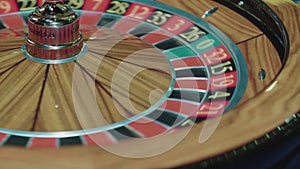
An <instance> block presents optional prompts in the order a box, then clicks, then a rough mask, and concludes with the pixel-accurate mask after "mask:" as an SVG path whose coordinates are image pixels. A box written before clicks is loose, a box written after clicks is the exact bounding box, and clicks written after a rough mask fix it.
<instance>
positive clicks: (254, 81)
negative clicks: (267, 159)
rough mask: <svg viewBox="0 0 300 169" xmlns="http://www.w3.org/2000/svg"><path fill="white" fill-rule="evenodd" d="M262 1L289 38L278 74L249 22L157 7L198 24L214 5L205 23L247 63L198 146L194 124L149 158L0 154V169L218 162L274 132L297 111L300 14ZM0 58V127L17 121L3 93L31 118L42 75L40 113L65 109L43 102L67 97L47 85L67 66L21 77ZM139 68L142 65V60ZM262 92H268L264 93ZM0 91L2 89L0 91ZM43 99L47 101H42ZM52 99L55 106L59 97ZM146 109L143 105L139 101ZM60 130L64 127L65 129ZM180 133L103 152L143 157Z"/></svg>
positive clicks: (199, 8) (90, 151) (273, 57)
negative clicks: (229, 102)
mask: <svg viewBox="0 0 300 169" xmlns="http://www.w3.org/2000/svg"><path fill="white" fill-rule="evenodd" d="M265 1H266V2H267V3H268V4H269V5H270V6H271V7H272V8H273V9H274V10H275V11H276V13H277V14H278V15H279V16H280V18H281V19H282V20H283V22H284V24H285V26H286V28H287V30H288V32H289V35H290V41H291V48H290V55H289V59H288V61H287V63H286V64H285V65H284V67H283V69H282V71H281V72H280V70H281V68H282V64H281V62H280V60H279V58H278V55H277V54H276V52H275V51H276V50H275V49H274V47H273V46H272V45H271V43H270V41H269V40H268V39H267V38H266V37H265V35H263V33H262V32H261V31H259V30H258V29H257V28H256V27H255V26H254V25H253V24H251V23H250V22H249V21H247V20H245V19H244V18H242V17H241V16H239V15H237V14H236V13H234V12H232V11H230V10H229V9H227V8H226V7H223V6H220V5H219V4H217V3H215V2H213V1H197V0H178V1H174V0H160V2H162V3H166V4H169V5H171V6H175V7H178V8H181V9H183V10H186V11H188V12H190V13H193V14H195V15H197V16H199V17H201V16H202V15H203V13H204V12H205V11H206V10H208V9H211V8H212V7H216V6H218V7H219V11H218V13H216V15H213V16H212V17H209V18H208V19H207V21H208V22H210V23H212V24H213V25H215V26H216V27H218V28H220V29H221V30H222V31H223V32H225V33H226V34H227V35H228V36H229V37H230V38H231V39H233V40H234V42H235V43H236V44H238V47H239V48H240V49H241V51H242V52H243V54H244V55H245V57H246V60H247V63H248V68H249V75H250V76H249V81H250V82H249V85H248V88H247V92H246V94H245V97H244V98H243V101H242V103H241V104H240V105H239V106H238V107H237V108H235V109H234V110H232V111H230V112H228V113H226V114H225V115H224V116H223V117H222V119H221V122H220V124H219V126H218V128H217V130H216V131H215V132H214V134H213V135H212V137H211V138H210V139H209V140H208V141H206V142H205V143H202V144H200V143H199V142H198V139H199V133H200V131H201V129H202V128H203V125H204V124H203V123H200V124H197V125H195V126H194V127H193V128H192V129H191V131H190V132H189V134H188V135H187V137H185V139H184V140H183V141H182V142H180V143H179V144H178V145H177V146H176V147H174V148H172V149H171V150H170V151H168V152H167V153H164V154H161V155H158V156H155V157H152V158H143V159H131V158H123V157H120V156H117V155H113V154H111V153H109V152H107V151H105V150H104V149H102V148H99V147H81V146H76V147H65V148H61V149H58V150H47V149H45V150H41V149H22V148H16V147H1V148H0V166H1V168H18V169H19V168H24V169H27V168H28V169H29V168H30V169H32V168H45V169H48V168H49V169H50V168H51V169H52V168H72V169H74V168H78V169H81V168H87V169H97V168H171V167H176V166H181V165H184V164H189V163H192V162H196V161H201V160H205V159H208V158H210V157H214V156H217V155H220V154H222V153H224V152H227V151H230V150H233V149H235V148H238V147H240V146H242V145H244V144H246V143H248V142H250V141H252V140H255V139H257V138H259V137H261V136H264V135H265V134H266V133H268V132H270V131H272V130H274V129H275V128H276V127H277V126H279V125H281V124H283V122H284V121H285V120H286V119H287V118H289V117H291V116H292V115H293V114H295V113H298V112H299V111H300V106H299V100H300V79H299V78H298V73H299V72H300V67H299V65H298V63H299V62H300V57H299V56H300V44H299V43H298V41H299V39H300V33H299V30H300V18H299V16H300V9H299V7H298V6H296V5H295V4H294V3H292V2H291V1H289V0H265ZM221 18H222V19H221ZM130 43H131V42H130ZM137 43H139V42H137ZM16 52H17V51H14V52H12V53H10V54H9V55H12V56H14V55H17V53H16ZM116 52H118V51H116ZM0 55H1V57H0V58H1V61H3V62H4V63H5V64H4V65H5V66H4V67H2V66H1V69H0V70H1V74H2V75H1V79H0V89H1V90H0V95H1V94H3V95H7V98H5V99H3V100H1V101H0V105H7V107H6V106H5V107H3V110H2V109H1V111H0V112H1V114H0V116H1V121H3V123H5V124H7V126H8V127H9V126H10V124H13V122H10V120H5V118H6V119H13V118H11V117H17V116H18V114H9V116H11V117H7V116H8V115H7V113H2V112H5V110H6V109H13V105H14V104H16V103H14V100H15V99H13V98H14V97H18V96H15V95H12V94H9V93H7V91H8V90H9V89H10V88H14V89H13V90H17V91H19V93H21V94H23V96H24V97H28V98H30V99H27V100H24V99H20V100H21V101H23V102H24V103H25V104H24V105H25V107H23V109H28V112H29V113H30V112H36V110H37V107H31V106H30V105H32V104H28V102H38V100H36V99H31V97H34V96H36V95H38V93H40V92H33V91H38V90H41V89H40V87H41V86H42V84H39V83H38V82H37V81H39V82H40V83H41V82H43V80H40V79H43V78H45V77H44V74H43V73H42V72H45V71H49V72H50V74H49V77H47V78H49V79H48V80H49V83H48V84H47V86H46V88H45V91H44V94H45V97H46V98H45V100H44V101H43V102H45V104H44V105H43V106H46V107H45V109H47V110H48V109H49V111H50V110H53V111H56V107H55V105H59V106H60V105H61V104H64V105H68V104H70V103H67V102H68V101H66V100H65V99H63V100H62V101H61V102H60V103H57V100H53V98H56V97H53V96H51V94H53V93H56V92H57V93H58V94H61V93H62V92H66V91H68V90H69V89H64V87H66V86H68V85H69V84H68V83H69V82H66V84H63V85H61V84H60V83H56V82H55V80H57V78H54V77H55V71H58V70H61V71H63V72H64V73H68V71H70V69H71V68H72V67H73V66H74V65H72V64H69V65H68V66H64V67H60V66H52V68H51V70H50V68H49V67H47V66H40V65H39V64H36V65H35V66H34V67H33V68H32V69H30V70H28V69H26V68H24V67H26V64H27V62H29V61H25V60H22V59H20V58H18V57H12V58H13V60H10V59H7V58H5V56H6V55H7V53H1V54H0ZM2 56H3V57H2ZM16 63H18V64H19V66H18V67H16V68H14V69H10V67H12V66H13V65H14V64H16ZM140 63H142V61H141V62H140ZM140 63H139V64H140ZM105 64H109V65H118V64H120V63H116V60H115V59H112V60H109V61H107V63H105ZM130 65H132V64H130ZM162 66H163V65H162ZM19 67H20V68H19ZM105 67H107V66H104V68H105ZM133 67H134V66H133ZM21 68H22V69H21ZM133 69H134V68H133ZM261 69H264V70H265V71H266V72H267V76H266V79H265V80H264V81H261V80H260V79H259V76H258V74H259V71H260V70H261ZM99 70H100V69H99ZM103 71H104V70H103ZM100 72H101V70H100ZM16 73H22V74H23V76H21V77H17V78H16V80H15V81H13V82H11V81H10V82H9V83H7V82H6V81H5V79H6V78H7V77H9V76H11V77H14V76H15V75H16ZM29 74H30V75H34V76H33V77H34V78H32V77H31V78H30V79H28V75H29ZM145 74H151V71H150V72H147V71H146V72H145ZM64 76H67V75H64ZM140 76H141V79H143V78H144V77H143V76H145V75H143V74H142V75H140ZM160 76H162V77H163V78H166V77H168V76H167V75H166V74H165V73H161V74H160ZM97 78H99V80H101V79H102V80H104V81H102V83H104V84H105V83H107V81H105V80H107V79H109V77H103V75H101V74H100V75H99V76H97ZM38 79H39V80H38ZM66 79H67V78H66ZM138 79H139V78H138ZM138 79H137V83H141V84H143V85H144V82H142V81H140V80H138ZM64 80H65V78H64ZM151 80H155V79H151ZM66 81H67V80H66ZM11 83H14V85H15V86H13V87H12V85H11ZM52 84H53V85H52ZM24 85H25V86H26V87H25V88H23V87H21V86H24ZM59 85H61V86H59ZM62 86H64V87H62ZM270 86H273V87H272V88H270ZM166 87H167V86H163V87H161V88H162V89H163V90H166ZM4 88H5V90H2V89H4ZM33 89H34V90H33ZM152 89H153V87H151V86H149V91H150V90H152ZM28 90H30V94H28ZM51 90H52V91H51ZM144 92H145V91H144ZM133 93H134V91H133ZM145 93H147V92H145ZM47 96H49V97H48V98H47ZM65 96H67V95H65ZM135 97H137V96H135V95H134V94H133V95H132V99H134V98H135ZM37 98H39V97H37ZM59 99H61V97H60V98H59ZM59 99H58V100H59ZM98 99H101V98H98ZM138 99H140V98H138ZM146 102H147V101H144V103H141V104H137V105H136V106H137V107H139V106H140V105H145V103H146ZM47 103H51V104H49V105H50V107H47V106H49V105H47ZM110 104H111V103H110ZM147 104H149V103H148V102H147ZM51 106H52V107H51ZM53 106H54V107H53ZM108 108H111V107H110V106H107V107H106V109H108ZM143 108H145V107H143V106H141V107H139V108H138V109H139V110H142V109H143ZM71 109H72V108H70V111H71ZM16 112H18V111H16ZM18 113H20V112H18ZM33 115H34V113H33V114H32V113H30V115H29V116H28V118H32V116H33ZM64 116H65V115H63V116H62V118H66V119H68V120H69V121H72V118H73V117H64ZM38 118H40V120H41V121H40V122H37V124H38V125H37V129H38V130H47V129H46V128H47V125H44V124H47V122H46V121H47V120H48V119H49V118H50V119H53V121H57V120H56V119H57V118H58V117H57V116H55V115H51V114H49V112H47V113H45V114H43V115H41V116H39V117H38ZM59 118H61V117H59ZM19 120H20V123H18V124H20V126H21V127H24V129H28V130H31V129H32V128H30V126H26V125H25V126H24V125H23V124H22V120H23V121H24V120H26V119H19ZM68 120H67V121H68ZM1 121H0V124H3V123H1ZM112 122H113V121H112ZM58 123H59V124H58V125H57V126H58V128H57V129H54V130H61V126H63V127H62V128H64V130H65V129H69V127H71V126H72V124H69V123H66V124H62V123H60V122H59V120H58ZM65 126H67V127H66V128H65ZM31 127H32V126H31ZM71 128H72V127H71ZM75 128H76V127H75ZM186 130H187V129H186ZM185 132H186V131H185V129H182V130H180V131H176V132H173V133H168V134H165V135H162V136H159V137H155V138H151V139H149V140H130V141H127V142H121V143H119V144H117V145H112V146H107V147H105V148H107V149H110V150H122V151H125V152H126V151H127V152H132V153H133V154H136V155H143V153H145V152H147V153H149V152H155V151H157V150H160V149H161V147H164V146H168V144H169V143H170V140H173V139H176V138H178V137H180V136H181V135H183V134H184V133H185Z"/></svg>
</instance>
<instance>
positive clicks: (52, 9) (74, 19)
mask: <svg viewBox="0 0 300 169" xmlns="http://www.w3.org/2000/svg"><path fill="white" fill-rule="evenodd" d="M28 29H29V30H28V35H27V37H26V44H25V45H24V46H23V47H22V53H23V55H24V56H25V57H27V58H29V59H31V60H34V61H36V62H41V63H46V64H58V63H65V62H70V61H74V60H76V59H77V58H78V57H80V56H81V55H82V53H81V52H83V51H84V49H83V48H84V44H83V40H82V35H81V33H80V32H79V18H78V16H77V14H76V13H75V12H73V11H72V9H71V8H70V7H68V6H66V5H64V3H63V1H62V0H46V1H45V2H44V4H43V5H42V6H40V7H37V8H36V9H35V11H34V12H32V13H31V14H30V15H29V16H28Z"/></svg>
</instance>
